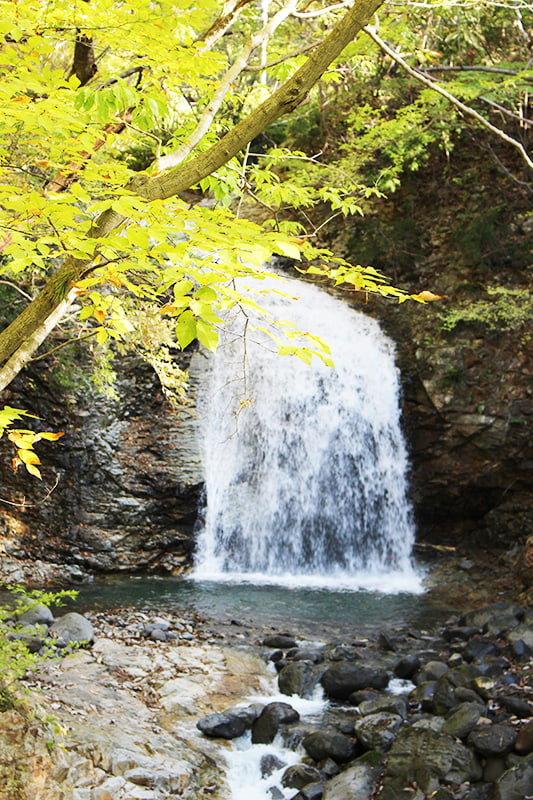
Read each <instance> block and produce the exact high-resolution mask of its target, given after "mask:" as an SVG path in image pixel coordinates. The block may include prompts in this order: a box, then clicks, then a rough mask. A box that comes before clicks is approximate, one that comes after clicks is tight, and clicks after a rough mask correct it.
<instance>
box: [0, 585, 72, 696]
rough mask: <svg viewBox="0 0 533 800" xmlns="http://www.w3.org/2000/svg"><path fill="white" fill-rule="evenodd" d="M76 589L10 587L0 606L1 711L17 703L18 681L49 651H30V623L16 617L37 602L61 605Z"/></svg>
mask: <svg viewBox="0 0 533 800" xmlns="http://www.w3.org/2000/svg"><path fill="white" fill-rule="evenodd" d="M75 595H76V592H74V591H71V590H68V589H64V590H61V591H59V592H42V591H33V592H27V591H26V590H25V589H24V588H23V587H21V586H15V587H10V595H9V597H8V598H6V599H5V601H4V603H3V604H1V605H0V711H5V710H6V709H7V708H11V707H13V706H15V705H16V704H17V695H16V692H15V687H16V684H17V681H19V680H20V679H21V678H23V677H24V676H25V675H26V674H27V673H28V672H29V671H31V670H33V669H35V668H36V667H37V666H38V665H39V664H40V663H42V662H43V661H44V660H46V658H48V657H49V653H46V652H45V653H44V654H39V653H34V652H30V650H29V649H28V646H27V639H28V637H31V636H32V635H35V631H34V630H33V628H32V627H31V626H28V625H24V624H21V623H19V622H17V620H18V619H19V618H20V617H22V615H23V614H24V613H25V612H26V611H29V610H30V609H32V608H34V607H35V606H37V605H46V606H49V605H61V603H62V601H63V600H64V599H65V598H67V597H70V598H72V597H74V596H75Z"/></svg>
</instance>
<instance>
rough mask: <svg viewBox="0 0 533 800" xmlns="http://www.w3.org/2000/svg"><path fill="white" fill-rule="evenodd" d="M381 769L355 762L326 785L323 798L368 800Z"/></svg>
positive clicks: (324, 799) (327, 799) (330, 799)
mask: <svg viewBox="0 0 533 800" xmlns="http://www.w3.org/2000/svg"><path fill="white" fill-rule="evenodd" d="M379 771H380V769H379V768H376V767H372V766H370V765H369V764H355V765H354V766H353V767H349V768H348V769H347V770H345V771H344V772H341V773H340V775H336V776H335V777H334V778H332V779H331V780H330V781H328V783H327V785H326V790H325V792H324V795H323V800H368V798H369V797H370V795H371V793H372V790H373V789H374V781H375V778H376V776H377V774H378V773H379Z"/></svg>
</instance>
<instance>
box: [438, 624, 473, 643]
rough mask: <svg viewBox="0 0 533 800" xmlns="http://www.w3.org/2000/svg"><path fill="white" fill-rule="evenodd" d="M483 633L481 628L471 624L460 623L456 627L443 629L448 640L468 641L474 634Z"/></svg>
mask: <svg viewBox="0 0 533 800" xmlns="http://www.w3.org/2000/svg"><path fill="white" fill-rule="evenodd" d="M480 633H481V628H474V627H472V626H469V625H459V626H457V627H455V628H448V629H446V630H444V631H443V636H444V638H445V639H446V641H448V642H467V641H468V640H469V639H471V638H472V636H476V635H478V634H480Z"/></svg>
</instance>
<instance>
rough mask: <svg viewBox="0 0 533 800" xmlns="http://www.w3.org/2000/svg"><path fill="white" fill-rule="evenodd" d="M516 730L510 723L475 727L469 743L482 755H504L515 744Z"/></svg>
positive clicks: (469, 737)
mask: <svg viewBox="0 0 533 800" xmlns="http://www.w3.org/2000/svg"><path fill="white" fill-rule="evenodd" d="M515 739H516V731H514V730H513V729H512V728H511V727H509V726H508V725H486V726H483V727H478V728H475V729H474V730H473V731H472V732H471V733H470V734H469V736H468V744H469V745H471V747H473V748H474V750H475V751H476V752H477V753H480V755H482V756H487V757H491V756H504V755H505V754H506V753H509V752H510V751H511V750H512V749H513V746H514V743H515Z"/></svg>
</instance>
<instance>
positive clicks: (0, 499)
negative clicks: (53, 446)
mask: <svg viewBox="0 0 533 800" xmlns="http://www.w3.org/2000/svg"><path fill="white" fill-rule="evenodd" d="M58 483H59V475H56V482H55V483H54V485H53V486H52V487H51V488H50V489H48V491H47V492H46V494H45V496H44V497H43V499H42V500H39V502H38V503H27V502H26V500H25V499H24V500H23V501H22V503H14V502H13V501H12V500H5V499H4V498H3V497H0V503H6V505H8V506H15V508H36V507H37V506H42V504H43V503H46V501H47V500H48V498H49V497H50V495H51V494H52V492H53V491H54V490H55V489H56V487H57V484H58Z"/></svg>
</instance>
